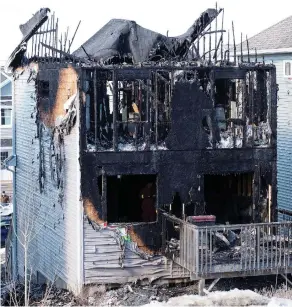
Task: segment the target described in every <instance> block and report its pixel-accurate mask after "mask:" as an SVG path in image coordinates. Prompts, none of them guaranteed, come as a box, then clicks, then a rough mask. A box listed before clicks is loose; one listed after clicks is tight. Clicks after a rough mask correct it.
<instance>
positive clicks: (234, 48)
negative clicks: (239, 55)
mask: <svg viewBox="0 0 292 307" xmlns="http://www.w3.org/2000/svg"><path fill="white" fill-rule="evenodd" d="M232 34H233V56H234V64H235V65H236V44H235V33H234V23H233V21H232Z"/></svg>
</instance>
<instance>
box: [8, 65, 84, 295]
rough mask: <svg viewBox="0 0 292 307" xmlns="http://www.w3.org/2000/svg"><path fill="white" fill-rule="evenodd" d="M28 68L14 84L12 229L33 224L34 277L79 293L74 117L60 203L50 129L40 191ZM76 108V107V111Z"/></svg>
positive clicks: (19, 251) (21, 261)
mask: <svg viewBox="0 0 292 307" xmlns="http://www.w3.org/2000/svg"><path fill="white" fill-rule="evenodd" d="M29 75H30V69H29V68H26V69H25V71H24V72H23V73H22V74H20V75H19V76H18V79H17V80H16V81H15V94H14V95H15V115H16V154H17V168H16V208H17V210H16V211H17V215H16V218H17V231H18V234H19V235H20V234H21V230H22V229H23V227H24V224H25V219H28V220H32V221H33V225H35V227H34V232H35V239H34V240H33V241H32V242H31V245H30V246H29V256H30V262H31V265H32V267H33V273H36V271H39V272H40V273H42V274H43V275H44V276H45V277H46V278H48V279H49V280H51V281H54V280H56V278H61V279H62V280H63V281H64V282H65V283H66V284H67V285H68V287H69V288H70V289H72V290H73V291H74V292H76V293H77V292H79V290H80V287H81V283H82V282H83V281H82V276H81V271H82V261H81V259H80V255H81V237H80V236H81V231H82V227H81V220H82V205H81V202H80V201H79V198H80V169H79V161H78V158H79V136H78V131H79V128H78V127H79V119H78V116H77V121H76V124H75V126H74V128H73V129H72V130H71V133H70V135H67V136H65V141H64V143H65V156H66V160H65V165H64V168H65V169H64V176H65V180H64V201H63V205H62V206H61V205H60V204H59V202H58V194H59V191H58V188H57V186H56V184H55V183H54V182H53V180H52V177H51V167H50V156H51V152H50V141H51V131H50V130H49V129H47V128H46V129H43V131H42V133H43V137H42V142H41V146H42V147H43V149H44V155H43V156H44V178H45V179H44V191H43V192H42V193H40V189H39V166H40V143H39V138H38V137H37V125H36V93H35V83H34V81H30V82H29V83H28V82H27V80H28V78H29ZM77 110H78V107H77ZM23 255H24V250H23V248H22V246H21V244H17V257H18V273H19V274H20V275H22V276H23V272H24V256H23Z"/></svg>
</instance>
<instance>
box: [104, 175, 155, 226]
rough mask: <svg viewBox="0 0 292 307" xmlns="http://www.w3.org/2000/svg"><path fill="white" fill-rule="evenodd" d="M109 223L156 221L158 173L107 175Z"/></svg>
mask: <svg viewBox="0 0 292 307" xmlns="http://www.w3.org/2000/svg"><path fill="white" fill-rule="evenodd" d="M107 215H108V218H107V221H108V222H109V223H130V222H154V221H156V175H117V176H107Z"/></svg>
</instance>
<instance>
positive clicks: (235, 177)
mask: <svg viewBox="0 0 292 307" xmlns="http://www.w3.org/2000/svg"><path fill="white" fill-rule="evenodd" d="M252 182H253V173H243V174H230V175H223V174H222V175H221V174H218V175H204V195H205V206H206V207H205V210H206V213H207V214H212V215H215V216H216V221H217V222H219V223H223V224H225V223H226V222H229V223H231V224H240V223H251V222H252V218H253V217H252V203H253V202H252V196H253V189H252Z"/></svg>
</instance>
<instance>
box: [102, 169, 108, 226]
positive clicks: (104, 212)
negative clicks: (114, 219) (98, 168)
mask: <svg viewBox="0 0 292 307" xmlns="http://www.w3.org/2000/svg"><path fill="white" fill-rule="evenodd" d="M101 176H102V177H101V180H102V195H101V207H102V220H103V221H107V176H106V173H105V171H104V169H103V170H102V175H101Z"/></svg>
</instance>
